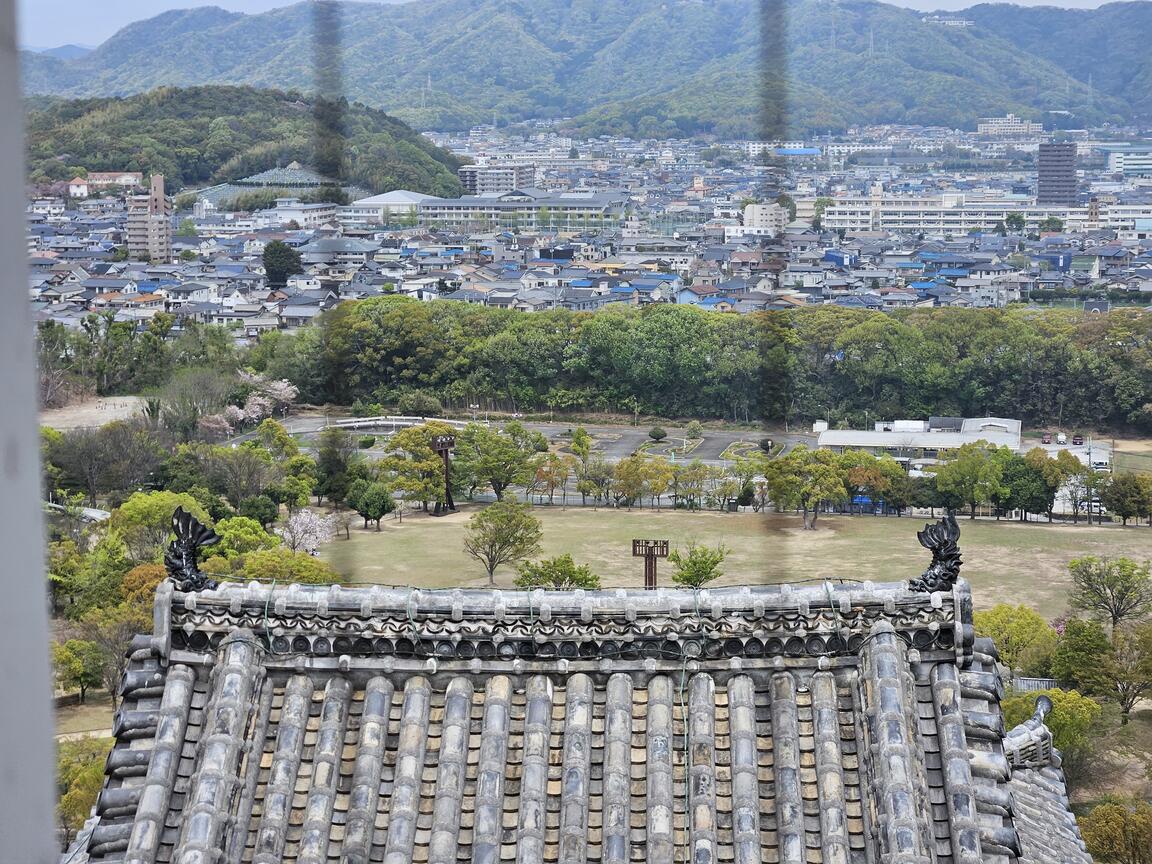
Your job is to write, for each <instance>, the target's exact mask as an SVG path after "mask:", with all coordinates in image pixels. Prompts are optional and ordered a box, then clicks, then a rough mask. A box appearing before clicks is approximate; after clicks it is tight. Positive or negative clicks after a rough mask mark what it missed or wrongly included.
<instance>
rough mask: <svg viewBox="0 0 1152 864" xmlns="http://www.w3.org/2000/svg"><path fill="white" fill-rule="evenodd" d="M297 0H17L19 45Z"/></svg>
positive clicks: (935, 2)
mask: <svg viewBox="0 0 1152 864" xmlns="http://www.w3.org/2000/svg"><path fill="white" fill-rule="evenodd" d="M295 2H299V0H205V2H196V0H104V2H102V3H99V4H93V3H88V2H85V0H20V4H19V11H20V18H19V29H20V44H21V46H22V47H28V48H36V49H48V48H56V47H60V46H62V45H70V44H72V45H84V46H89V47H95V46H97V45H99V44H100V43H101V42H103V41H105V40H106V39H108V38H109V37H111V36H112V35H114V34H115V33H116V32H117V31H118V30H120V29H121V28H123V27H125V26H127V25H129V24H131V23H133V22H134V21H140V20H143V19H146V18H151V17H154V16H156V15H159V14H161V13H162V12H167V11H170V10H173V9H188V8H195V7H198V6H219V7H221V8H224V9H228V10H229V11H233V12H243V13H247V14H257V13H260V12H267V11H268V10H270V9H275V8H278V7H282V6H290V5H293V3H295ZM357 2H361V3H397V2H420V0H357ZM889 2H890V3H891V5H894V6H904V7H906V8H910V9H917V10H921V11H955V10H958V9H966V8H968V7H970V6H973V5H975V4H974V3H973V2H971V0H889ZM1016 5H1020V6H1060V7H1066V8H1077V9H1095V8H1097V7H1099V6H1102V5H1104V4H1103V3H1101V2H1099V0H1060V2H1050V0H1049V2H1046V0H1018V2H1017V3H1016Z"/></svg>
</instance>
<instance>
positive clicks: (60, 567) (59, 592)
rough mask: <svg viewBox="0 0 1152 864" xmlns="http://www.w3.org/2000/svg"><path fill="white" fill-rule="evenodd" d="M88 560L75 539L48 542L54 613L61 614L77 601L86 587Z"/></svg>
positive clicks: (49, 575) (50, 591) (49, 574)
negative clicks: (85, 578)
mask: <svg viewBox="0 0 1152 864" xmlns="http://www.w3.org/2000/svg"><path fill="white" fill-rule="evenodd" d="M86 574H87V562H86V561H85V558H84V555H83V554H82V553H81V551H80V548H79V547H78V546H77V545H76V541H75V540H59V541H56V542H54V543H49V544H48V588H49V593H50V595H51V598H52V614H53V615H59V614H60V613H61V612H63V611H64V610H65V609H66V608H67V607H69V606H71V605H72V604H73V603H75V602H76V599H77V597H78V596H79V595H80V592H81V591H82V590H83V588H84V577H85V576H86Z"/></svg>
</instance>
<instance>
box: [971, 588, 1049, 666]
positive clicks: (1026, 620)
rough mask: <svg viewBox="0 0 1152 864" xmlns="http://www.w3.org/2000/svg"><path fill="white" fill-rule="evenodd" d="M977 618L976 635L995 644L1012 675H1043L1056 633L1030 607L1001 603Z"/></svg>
mask: <svg viewBox="0 0 1152 864" xmlns="http://www.w3.org/2000/svg"><path fill="white" fill-rule="evenodd" d="M973 617H974V624H975V626H976V632H977V634H979V635H980V636H987V637H989V638H991V639H992V641H993V642H995V643H996V649H997V650H998V651H999V652H1000V659H1001V660H1003V661H1004V665H1005V666H1007V667H1008V669H1009V670H1010V671H1011V673H1012V674H1015V672H1016V671H1017V670H1020V671H1023V672H1024V674H1026V675H1044V674H1047V672H1048V671H1049V666H1050V664H1051V659H1052V653H1053V652H1054V651H1055V650H1056V631H1055V629H1053V627H1052V626H1051V625H1050V624H1049V623H1048V622H1047V621H1045V620H1044V619H1043V618H1042V617H1041V616H1040V615H1039V613H1037V612H1036V611H1035V610H1033V609H1029V608H1028V607H1027V606H1009V605H1008V604H1006V603H999V604H997V605H995V606H993V607H992V608H991V609H989V610H988V611H987V612H977V613H976V614H975V616H973Z"/></svg>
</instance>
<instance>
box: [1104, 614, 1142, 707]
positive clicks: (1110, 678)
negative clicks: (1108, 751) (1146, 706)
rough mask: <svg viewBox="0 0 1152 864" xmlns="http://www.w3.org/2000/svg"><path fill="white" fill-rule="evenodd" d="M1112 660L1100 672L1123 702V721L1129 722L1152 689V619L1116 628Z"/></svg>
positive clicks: (1117, 702) (1112, 696)
mask: <svg viewBox="0 0 1152 864" xmlns="http://www.w3.org/2000/svg"><path fill="white" fill-rule="evenodd" d="M1108 660H1109V662H1108V663H1107V664H1105V665H1104V666H1103V667H1101V668H1100V669H1099V671H1098V673H1097V674H1098V675H1099V676H1100V677H1102V678H1103V679H1104V680H1105V681H1106V682H1107V685H1108V690H1109V693H1108V695H1109V697H1110V698H1113V699H1115V700H1116V704H1117V705H1119V706H1120V723H1121V725H1127V723H1128V720H1129V717H1130V715H1131V714H1132V709H1133V708H1134V707H1136V703H1137V702H1139V701H1140V700H1141V699H1143V698H1144V697H1145V696H1146V695H1147V694H1149V693H1152V622H1149V623H1145V624H1141V625H1131V624H1129V625H1125V626H1122V627H1120V628H1119V629H1118V630H1116V631H1115V632H1114V633H1113V634H1112V651H1111V655H1110V656H1109V658H1108Z"/></svg>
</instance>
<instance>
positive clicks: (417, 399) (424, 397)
mask: <svg viewBox="0 0 1152 864" xmlns="http://www.w3.org/2000/svg"><path fill="white" fill-rule="evenodd" d="M396 410H397V411H399V412H400V413H401V414H402V415H404V416H406V417H442V416H443V415H444V406H443V405H442V404H440V400H439V399H437V398H436V397H435V396H433V395H432V394H431V393H425V392H423V391H420V390H414V391H411V392H408V393H405V394H404V395H403V396H401V397H400V398H399V399H397V400H396Z"/></svg>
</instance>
